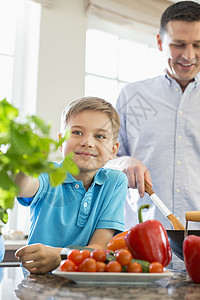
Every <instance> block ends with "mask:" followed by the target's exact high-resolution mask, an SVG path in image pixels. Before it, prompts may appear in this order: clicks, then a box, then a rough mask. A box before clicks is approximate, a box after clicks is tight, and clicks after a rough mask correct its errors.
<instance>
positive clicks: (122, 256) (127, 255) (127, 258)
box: [115, 249, 133, 266]
mask: <svg viewBox="0 0 200 300" xmlns="http://www.w3.org/2000/svg"><path fill="white" fill-rule="evenodd" d="M115 257H116V260H117V261H118V262H119V263H120V264H121V265H122V266H127V265H128V264H129V263H130V262H131V259H132V258H133V257H132V254H131V252H130V251H129V250H125V249H121V250H118V251H116V253H115Z"/></svg>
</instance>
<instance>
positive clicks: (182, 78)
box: [157, 20, 200, 88]
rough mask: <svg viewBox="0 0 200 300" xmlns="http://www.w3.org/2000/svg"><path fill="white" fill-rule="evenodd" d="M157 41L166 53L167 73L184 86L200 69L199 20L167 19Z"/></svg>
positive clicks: (160, 48)
mask: <svg viewBox="0 0 200 300" xmlns="http://www.w3.org/2000/svg"><path fill="white" fill-rule="evenodd" d="M157 43H158V48H159V50H161V51H165V53H166V58H167V63H168V74H169V75H170V76H171V77H172V78H174V79H176V80H177V82H178V83H179V84H180V85H181V87H183V88H185V87H186V86H187V84H188V83H189V82H191V81H193V79H194V77H195V76H196V75H197V73H198V72H199V71H200V21H196V22H186V21H178V20H173V21H169V23H168V24H167V32H166V33H165V34H164V36H163V37H162V40H161V36H160V35H158V36H157Z"/></svg>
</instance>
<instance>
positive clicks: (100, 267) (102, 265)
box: [96, 261, 106, 272]
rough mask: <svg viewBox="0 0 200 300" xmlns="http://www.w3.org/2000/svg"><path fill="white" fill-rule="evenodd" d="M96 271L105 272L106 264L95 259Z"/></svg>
mask: <svg viewBox="0 0 200 300" xmlns="http://www.w3.org/2000/svg"><path fill="white" fill-rule="evenodd" d="M96 272H106V264H105V263H104V262H102V261H97V271H96Z"/></svg>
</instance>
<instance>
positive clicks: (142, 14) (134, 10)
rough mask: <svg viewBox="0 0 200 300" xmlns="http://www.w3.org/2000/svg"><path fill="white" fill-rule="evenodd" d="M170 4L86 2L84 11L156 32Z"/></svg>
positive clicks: (157, 1)
mask: <svg viewBox="0 0 200 300" xmlns="http://www.w3.org/2000/svg"><path fill="white" fill-rule="evenodd" d="M170 4H172V3H171V1H169V0H140V1H136V0H86V10H87V12H88V13H90V14H93V15H95V16H97V17H99V18H103V19H106V20H109V21H111V22H115V23H117V24H120V25H130V24H131V25H134V24H138V23H139V24H143V25H147V26H148V27H150V28H152V30H153V31H155V30H156V31H158V28H159V25H160V17H161V14H162V12H163V11H164V10H165V9H166V7H168V6H169V5H170ZM145 27H146V26H145Z"/></svg>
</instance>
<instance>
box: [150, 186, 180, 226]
mask: <svg viewBox="0 0 200 300" xmlns="http://www.w3.org/2000/svg"><path fill="white" fill-rule="evenodd" d="M145 192H146V193H148V194H149V196H150V198H151V200H152V201H153V202H154V203H155V204H156V205H157V207H158V208H159V209H160V210H161V212H162V213H163V214H164V215H165V216H166V217H167V218H168V220H169V221H170V222H171V224H172V225H173V227H174V229H175V230H185V227H184V226H183V225H182V224H181V222H179V220H178V219H177V218H176V217H175V216H174V215H173V214H172V213H171V211H170V210H169V209H168V208H167V207H166V205H165V204H164V203H163V202H162V201H161V200H160V198H159V197H158V196H157V195H156V194H155V193H154V191H153V190H152V188H151V187H150V185H149V184H148V183H147V182H145Z"/></svg>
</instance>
